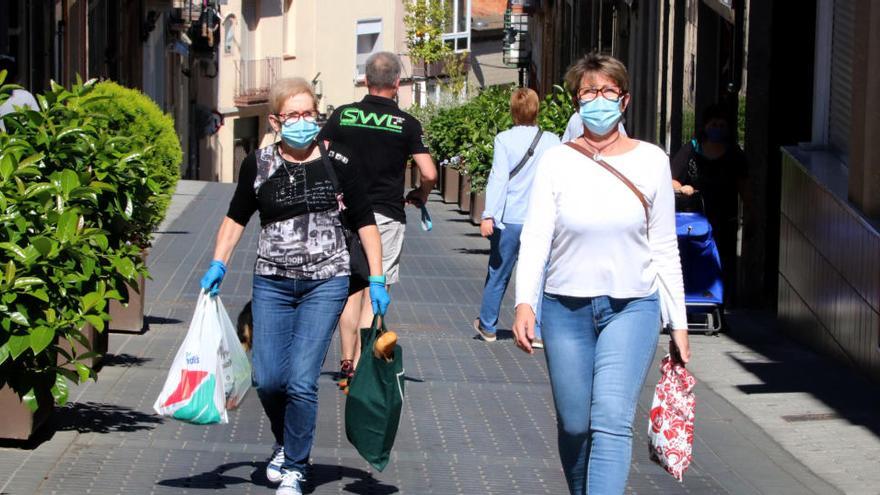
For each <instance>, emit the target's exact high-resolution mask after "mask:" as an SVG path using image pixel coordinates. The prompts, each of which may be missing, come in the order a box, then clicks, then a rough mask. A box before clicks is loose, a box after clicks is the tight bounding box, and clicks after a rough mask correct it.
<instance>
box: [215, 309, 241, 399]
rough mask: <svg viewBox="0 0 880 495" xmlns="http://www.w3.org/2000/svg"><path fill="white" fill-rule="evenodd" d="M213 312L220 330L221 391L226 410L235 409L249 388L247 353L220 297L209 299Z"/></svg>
mask: <svg viewBox="0 0 880 495" xmlns="http://www.w3.org/2000/svg"><path fill="white" fill-rule="evenodd" d="M210 299H211V302H212V303H214V304H213V310H214V311H216V312H217V321H218V323H219V326H220V329H221V331H222V332H221V339H220V351H219V356H220V361H221V362H220V365H221V367H222V368H223V391H224V393H225V395H226V409H230V410H231V409H235V408H237V407H238V405H239V404H241V401H242V400H243V399H244V396H245V394H247V391H248V389H249V388H250V386H251V363H250V362H249V361H248V357H247V353H246V352H244V348H243V347H242V346H241V342H239V340H238V334H237V333H236V331H235V326H234V325H233V323H232V320H231V319H230V318H229V313H227V312H226V308H225V307H224V306H223V302H221V301H220V297H219V296H216V297H211V298H210Z"/></svg>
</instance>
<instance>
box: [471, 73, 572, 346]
mask: <svg viewBox="0 0 880 495" xmlns="http://www.w3.org/2000/svg"><path fill="white" fill-rule="evenodd" d="M538 107H539V102H538V95H537V93H535V92H534V91H532V90H531V89H528V88H518V89H515V90H514V91H513V94H512V95H511V97H510V113H511V114H512V115H513V123H514V126H513V127H512V128H511V129H508V130H506V131H504V132H502V133H500V134H498V135H497V136H495V151H494V155H493V157H492V171H491V173H490V174H489V184H488V185H487V187H486V209H485V210H484V211H483V216H482V218H483V221H482V223H481V224H480V233H481V234H482V235H483V237H488V238H489V242H490V243H491V244H490V252H489V270H488V273H487V274H486V285H485V287H484V288H483V301H482V304H481V305H480V316H479V317H478V318H477V319H475V320H474V330H476V331H477V333H478V334H480V336H481V337H482V338H483V340H485V341H487V342H493V341H495V335H496V331H497V329H496V325H497V324H498V313H499V311H500V310H501V300H502V299H503V298H504V292H505V291H506V290H507V284H508V282H509V281H510V275H511V274H512V273H513V266H514V265H515V264H516V259H517V253H518V252H519V236H520V232H522V224H523V221H524V220H525V217H526V208H527V206H528V201H529V194H530V192H531V187H532V179H534V177H535V167H534V165H535V163H536V162H537V158H538V157H539V156H540V155H541V152H543V151H544V150H545V149H547V148H551V147H553V146H556V145H558V144H559V138H557V137H556V135H555V134H553V133H550V132H545V131H542V130H541V129H540V128H538V125H537V119H538ZM537 332H538V333H537V334H536V338H535V341H534V342H533V344H532V345H533V346H538V347H540V346H541V345H542V343H541V336H540V330H539V329H538V330H537Z"/></svg>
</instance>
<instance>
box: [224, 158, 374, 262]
mask: <svg viewBox="0 0 880 495" xmlns="http://www.w3.org/2000/svg"><path fill="white" fill-rule="evenodd" d="M277 146H278V144H277V143H276V144H272V145H269V146H267V147H265V148H261V149H259V150H257V151H255V152H254V153H251V154H250V155H248V156H247V158H245V159H244V161H243V162H242V164H241V169H240V171H239V177H238V186H237V187H236V190H235V195H234V196H233V197H232V201H231V202H230V203H229V210H228V212H227V214H226V216H228V217H229V218H231V219H232V220H233V221H235V222H236V223H238V224H239V225H242V226H244V225H247V223H248V220H249V219H250V218H251V216H252V215H253V214H254V212H257V211H259V213H260V225H261V227H262V229H261V231H260V240H259V247H258V249H257V262H256V267H255V269H254V272H255V273H256V274H257V275H263V276H282V277H286V278H293V279H300V280H322V279H327V278H331V277H337V276H343V275H349V274H350V268H349V253H348V249H347V248H346V243H345V234H344V231H343V228H342V223H341V221H340V215H339V202H338V200H337V195H336V193H337V191H336V190H335V189H334V187H333V182H332V181H331V179H330V177H329V176H328V174H327V171H326V168H325V166H324V163H323V161H322V160H321V158H318V159H315V160H310V161H307V162H303V163H292V162H288V161H286V160H284V159H283V158H282V157H281V155H280V154H279V153H278V151H277ZM328 155H329V157H330V162H331V165H332V166H333V170H334V171H335V172H336V176H337V178H338V181H339V188H340V189H341V191H339V192H341V193H342V195H343V203H344V204H345V208H346V209H345V211H344V213H343V214H344V215H346V223H347V224H348V226H350V227H351V228H352V229H354V230H355V231H356V230H357V229H359V228H361V227H363V226H365V225H374V224H375V223H376V221H375V219H374V217H373V210H372V208H371V207H370V201H369V198H368V197H367V195H366V193H365V192H364V188H363V185H362V181H361V179H360V174H359V171H358V169H359V165H358V164H357V162H356V160H354V159H353V157H352V154H351V153H350V152H349V151H348V150H347V149H346V148H345V147H344V146H343V145H340V144H337V143H331V145H330V148H329V150H328Z"/></svg>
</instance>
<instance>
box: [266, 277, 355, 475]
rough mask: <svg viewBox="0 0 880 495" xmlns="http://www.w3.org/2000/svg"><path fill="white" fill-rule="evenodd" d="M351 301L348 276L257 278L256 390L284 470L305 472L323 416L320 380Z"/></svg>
mask: <svg viewBox="0 0 880 495" xmlns="http://www.w3.org/2000/svg"><path fill="white" fill-rule="evenodd" d="M347 298H348V277H334V278H329V279H325V280H295V279H290V278H284V277H264V276H260V275H254V295H253V316H254V335H253V360H254V385H255V386H256V388H257V395H259V397H260V402H261V403H262V404H263V410H265V411H266V415H267V416H268V417H269V424H270V425H271V427H272V434H273V435H274V436H275V442H276V443H278V444H281V445H284V457H285V459H284V465H283V467H284V468H285V469H291V470H296V471H300V472H303V470H304V469H305V467H306V464H307V463H308V461H309V454H310V453H311V450H312V443H313V441H314V436H315V422H316V420H317V416H318V377H319V376H320V374H321V366H322V365H323V363H324V358H325V357H326V356H327V350H328V349H329V348H330V340H331V338H332V337H333V330H334V329H336V323H337V322H338V321H339V314H340V313H342V308H343V306H344V305H345V301H346V299H347Z"/></svg>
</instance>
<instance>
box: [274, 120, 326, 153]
mask: <svg viewBox="0 0 880 495" xmlns="http://www.w3.org/2000/svg"><path fill="white" fill-rule="evenodd" d="M319 130H320V129H319V128H318V124H316V123H315V122H309V121H308V120H306V119H304V118H300V119H299V120H297V121H296V122H293V123H291V124H288V123H285V124H283V125H282V126H281V139H283V140H284V142H285V143H287V144H289V145H290V146H293V147H294V148H299V149H302V148H308V147H309V145H310V144H312V141H314V140H315V136H317V135H318V131H319Z"/></svg>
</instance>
